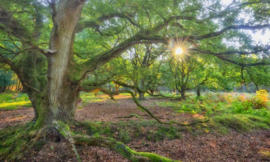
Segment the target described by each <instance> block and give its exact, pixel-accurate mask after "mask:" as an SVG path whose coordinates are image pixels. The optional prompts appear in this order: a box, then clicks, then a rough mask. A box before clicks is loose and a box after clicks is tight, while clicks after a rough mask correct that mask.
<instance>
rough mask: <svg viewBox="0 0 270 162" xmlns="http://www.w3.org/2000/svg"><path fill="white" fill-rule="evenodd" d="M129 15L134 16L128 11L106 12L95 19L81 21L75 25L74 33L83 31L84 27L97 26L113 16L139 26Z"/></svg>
mask: <svg viewBox="0 0 270 162" xmlns="http://www.w3.org/2000/svg"><path fill="white" fill-rule="evenodd" d="M131 17H134V15H132V14H129V13H111V14H108V15H102V16H101V17H99V18H97V19H96V20H92V21H81V22H79V24H78V25H77V28H76V33H79V32H81V31H83V30H84V29H85V28H96V27H99V26H100V25H101V24H102V23H104V22H105V21H106V20H110V19H113V18H123V19H127V20H128V21H129V22H130V23H131V24H133V25H134V26H137V27H139V28H141V26H140V25H139V24H137V23H136V22H134V21H133V20H132V19H131Z"/></svg>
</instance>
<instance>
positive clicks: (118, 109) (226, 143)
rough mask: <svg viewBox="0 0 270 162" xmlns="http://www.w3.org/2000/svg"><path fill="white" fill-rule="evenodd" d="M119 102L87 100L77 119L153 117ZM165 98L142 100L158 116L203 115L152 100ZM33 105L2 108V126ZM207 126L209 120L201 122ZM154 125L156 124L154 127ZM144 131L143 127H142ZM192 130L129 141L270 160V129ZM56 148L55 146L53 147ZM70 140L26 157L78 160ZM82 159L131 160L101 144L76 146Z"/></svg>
mask: <svg viewBox="0 0 270 162" xmlns="http://www.w3.org/2000/svg"><path fill="white" fill-rule="evenodd" d="M118 98H119V99H118V102H113V101H110V100H107V101H103V102H96V103H91V104H88V105H87V106H85V107H83V108H82V109H79V110H77V112H76V120H78V121H104V122H107V121H114V122H117V121H129V120H135V121H138V120H141V119H140V118H136V117H133V118H117V117H121V116H129V115H130V114H138V115H140V116H141V117H142V118H143V119H144V120H150V119H151V118H149V117H147V116H144V115H146V113H145V112H142V111H141V110H139V109H138V108H137V106H136V105H135V104H134V103H133V101H132V100H131V99H125V97H121V96H118ZM159 101H164V100H154V99H148V100H145V101H142V102H141V103H142V104H143V105H144V106H147V107H151V108H149V109H150V110H151V111H152V112H153V113H154V114H155V115H156V116H158V117H160V118H161V119H162V120H163V121H169V120H176V121H179V122H185V121H186V122H189V121H190V119H191V118H201V117H202V115H200V114H195V115H192V114H180V115H179V114H175V113H174V112H173V110H171V109H169V108H168V109H166V108H161V107H158V106H156V105H157V104H153V103H155V102H159ZM33 115H34V112H33V110H32V109H20V110H13V111H0V129H2V128H5V127H7V126H12V125H16V124H24V123H26V122H28V121H30V120H31V119H32V118H33ZM202 126H204V127H207V124H206V123H205V124H202ZM153 129H154V128H153ZM143 131H144V130H143ZM191 133H192V132H190V133H188V132H186V133H183V134H182V136H183V138H182V139H175V140H164V141H158V142H150V141H148V140H147V139H146V138H143V139H132V141H131V142H130V143H129V144H128V145H129V146H130V147H131V148H133V149H135V150H136V151H146V152H153V153H157V154H159V155H162V156H165V157H169V158H172V159H176V160H182V161H187V162H190V161H195V162H199V161H203V162H207V161H209V162H212V161H225V162H232V161H243V162H249V161H250V162H257V161H269V159H268V158H267V156H268V154H267V153H268V152H269V151H270V131H269V130H264V131H263V130H261V131H257V132H253V133H239V132H231V133H230V134H228V135H223V136H220V135H216V134H212V133H210V132H209V130H208V129H207V128H205V134H203V135H197V136H194V135H192V134H191ZM52 148H53V149H52ZM69 148H70V147H68V144H60V143H52V144H46V145H45V147H44V148H43V149H42V150H41V151H39V152H37V153H36V154H35V156H33V157H32V156H28V157H26V159H25V161H27V162H28V161H29V162H30V161H45V162H46V161H48V162H54V161H76V158H75V156H74V153H73V151H72V150H70V151H68V149H69ZM77 149H78V152H79V154H80V156H81V159H82V161H85V162H126V161H128V160H126V159H124V158H123V157H121V156H120V155H119V154H116V153H114V152H112V151H110V150H109V149H105V148H100V147H88V146H79V147H77Z"/></svg>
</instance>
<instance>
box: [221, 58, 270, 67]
mask: <svg viewBox="0 0 270 162" xmlns="http://www.w3.org/2000/svg"><path fill="white" fill-rule="evenodd" d="M217 57H218V58H220V59H221V60H224V61H227V62H230V63H233V64H235V65H239V66H242V67H250V66H260V65H270V62H257V63H240V62H237V61H234V60H231V59H229V58H227V57H224V56H217Z"/></svg>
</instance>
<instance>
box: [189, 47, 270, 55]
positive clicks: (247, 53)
mask: <svg viewBox="0 0 270 162" xmlns="http://www.w3.org/2000/svg"><path fill="white" fill-rule="evenodd" d="M269 50H270V46H268V47H266V48H263V49H255V50H252V51H250V52H249V51H237V50H234V51H226V52H218V53H215V52H212V51H210V50H200V49H198V48H190V49H188V51H195V52H199V53H202V54H210V55H214V56H220V55H233V54H240V55H249V54H256V53H259V52H267V51H269Z"/></svg>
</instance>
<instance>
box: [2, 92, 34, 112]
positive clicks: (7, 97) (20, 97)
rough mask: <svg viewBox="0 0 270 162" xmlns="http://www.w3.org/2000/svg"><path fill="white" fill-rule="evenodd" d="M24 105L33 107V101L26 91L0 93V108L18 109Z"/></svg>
mask: <svg viewBox="0 0 270 162" xmlns="http://www.w3.org/2000/svg"><path fill="white" fill-rule="evenodd" d="M22 107H31V102H30V100H29V98H28V96H27V94H25V93H2V94H0V110H16V109H19V108H22Z"/></svg>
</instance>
